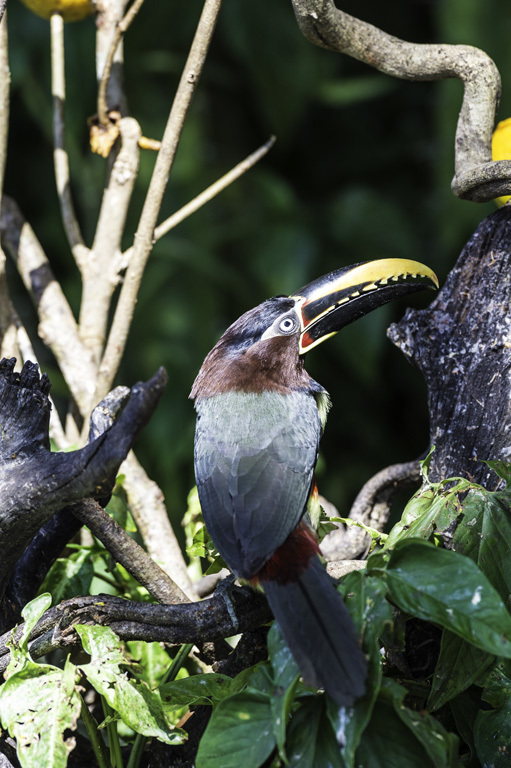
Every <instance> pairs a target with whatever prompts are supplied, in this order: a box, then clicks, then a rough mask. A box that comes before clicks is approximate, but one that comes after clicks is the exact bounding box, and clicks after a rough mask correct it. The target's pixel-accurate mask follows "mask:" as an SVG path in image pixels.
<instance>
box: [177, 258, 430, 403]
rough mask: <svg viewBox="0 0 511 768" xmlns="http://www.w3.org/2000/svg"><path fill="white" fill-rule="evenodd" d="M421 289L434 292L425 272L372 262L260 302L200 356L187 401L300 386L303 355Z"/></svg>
mask: <svg viewBox="0 0 511 768" xmlns="http://www.w3.org/2000/svg"><path fill="white" fill-rule="evenodd" d="M424 288H438V279H437V277H436V275H435V273H434V272H433V271H432V270H431V269H429V267H426V266H425V265H424V264H421V263H419V262H418V261H411V260H409V259H379V260H377V261H367V262H363V263H361V264H353V265H351V266H349V267H341V268H340V269H337V270H335V271H334V272H330V273H329V274H327V275H323V277H319V278H318V279H317V280H314V281H313V282H312V283H309V284H308V285H305V286H304V287H303V288H300V290H298V291H296V293H294V294H293V295H291V296H275V297H274V298H272V299H268V300H267V301H264V302H263V303H262V304H259V306H257V307H254V309H251V310H249V311H248V312H245V314H244V315H242V316H241V317H240V318H239V319H238V320H236V322H235V323H233V324H232V325H231V326H230V327H229V328H228V329H227V330H226V331H225V333H224V334H223V336H222V337H221V339H220V340H219V341H218V343H217V344H216V345H215V346H214V347H213V349H212V350H211V352H210V353H209V355H208V356H207V357H206V359H205V361H204V364H203V366H202V368H201V370H200V372H199V375H198V376H197V379H196V381H195V383H194V386H193V388H192V392H191V397H193V398H194V397H198V396H208V395H210V394H216V393H218V392H221V391H227V390H229V389H233V388H235V389H242V390H246V391H256V392H257V391H261V390H262V389H265V388H268V385H270V384H271V388H272V389H279V387H281V388H282V389H287V388H288V387H289V386H293V385H295V386H300V379H301V375H302V373H301V372H302V371H303V364H302V357H303V355H304V354H305V353H306V352H308V351H309V350H311V349H313V348H314V347H316V346H318V344H321V342H322V341H325V340H326V339H328V338H330V337H331V336H333V335H334V334H336V333H337V332H338V331H340V330H341V328H344V327H345V326H346V325H349V324H350V323H352V322H353V321H354V320H357V319H358V318H359V317H362V315H366V314H367V313H368V312H371V311H372V310H373V309H376V308H377V307H381V306H382V305H383V304H387V302H389V301H393V300H394V299H396V298H399V297H400V296H404V295H406V294H409V293H413V292H415V291H420V290H423V289H424ZM303 375H305V376H306V374H305V373H303Z"/></svg>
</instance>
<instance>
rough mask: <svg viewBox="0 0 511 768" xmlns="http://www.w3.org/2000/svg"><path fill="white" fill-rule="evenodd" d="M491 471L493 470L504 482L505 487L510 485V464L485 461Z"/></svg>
mask: <svg viewBox="0 0 511 768" xmlns="http://www.w3.org/2000/svg"><path fill="white" fill-rule="evenodd" d="M484 463H485V464H487V465H488V466H489V467H490V468H491V469H493V470H494V471H495V472H496V473H497V475H498V476H499V477H501V478H502V480H505V481H506V486H509V485H511V464H510V463H509V462H507V461H498V460H492V461H485V462H484Z"/></svg>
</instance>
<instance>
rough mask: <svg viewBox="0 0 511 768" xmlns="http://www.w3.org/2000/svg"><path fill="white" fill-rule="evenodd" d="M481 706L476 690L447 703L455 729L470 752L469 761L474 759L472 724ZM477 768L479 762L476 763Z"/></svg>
mask: <svg viewBox="0 0 511 768" xmlns="http://www.w3.org/2000/svg"><path fill="white" fill-rule="evenodd" d="M480 706H481V696H480V694H479V692H478V691H477V688H475V687H474V688H471V689H470V690H467V691H464V692H463V693H461V694H459V696H456V698H455V699H452V700H451V701H450V702H449V707H450V709H451V712H452V715H453V717H454V722H455V723H456V728H457V729H458V731H459V734H460V736H461V738H462V739H463V741H464V742H465V744H466V745H467V747H468V748H469V750H470V755H471V759H475V757H474V756H475V745H474V724H475V720H476V717H477V715H478V713H479V709H480ZM477 768H479V762H478V763H477Z"/></svg>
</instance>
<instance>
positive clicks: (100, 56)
mask: <svg viewBox="0 0 511 768" xmlns="http://www.w3.org/2000/svg"><path fill="white" fill-rule="evenodd" d="M127 4H128V0H101V2H100V3H98V4H97V9H98V11H99V13H98V16H97V23H96V27H97V32H96V76H97V81H98V86H99V83H100V81H101V78H102V76H103V70H104V68H105V62H106V59H107V57H108V55H109V51H110V49H111V46H112V40H113V38H114V36H115V34H116V31H117V25H118V24H119V22H120V21H121V19H122V17H123V16H124V11H125V9H126V6H127ZM123 53H124V52H123V44H122V39H121V40H120V42H119V44H118V45H117V46H116V49H115V53H114V60H113V64H112V66H111V70H110V77H109V78H108V81H107V83H106V90H107V93H106V101H107V105H108V107H107V109H108V110H111V109H115V110H118V111H119V112H120V113H121V115H126V114H128V109H127V103H126V92H125V87H124V70H123Z"/></svg>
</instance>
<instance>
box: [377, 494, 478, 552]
mask: <svg viewBox="0 0 511 768" xmlns="http://www.w3.org/2000/svg"><path fill="white" fill-rule="evenodd" d="M467 485H468V481H466V480H459V481H457V483H456V485H455V486H454V487H451V488H449V490H445V488H444V487H443V485H441V484H438V485H432V486H429V485H426V486H423V487H422V488H421V489H420V490H419V491H417V493H416V494H415V495H414V496H413V497H412V498H411V499H410V501H409V502H408V504H407V505H406V507H405V509H404V512H403V516H402V518H401V520H400V521H399V523H397V524H396V525H395V526H394V527H393V528H392V530H391V532H390V533H389V536H388V538H387V540H386V542H385V547H384V548H385V549H393V548H394V547H395V546H396V544H397V542H398V541H401V540H402V539H412V538H421V539H429V538H430V537H431V535H432V534H433V533H439V534H441V533H442V532H443V531H445V530H446V529H447V528H449V526H450V525H452V523H453V522H454V521H455V520H456V518H457V517H458V515H460V514H461V512H462V507H461V504H460V502H459V493H460V491H462V490H465V489H466V487H467Z"/></svg>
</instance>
